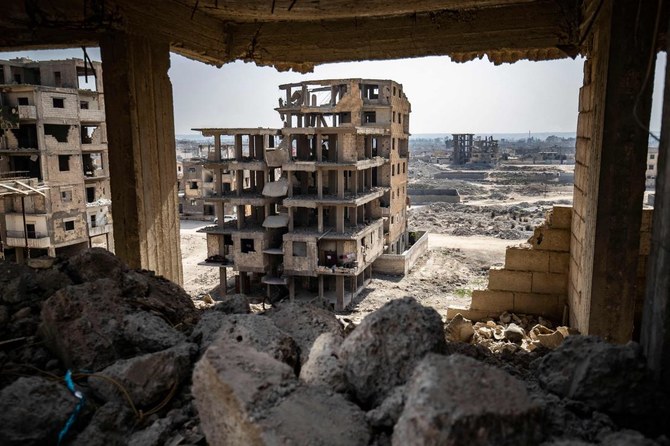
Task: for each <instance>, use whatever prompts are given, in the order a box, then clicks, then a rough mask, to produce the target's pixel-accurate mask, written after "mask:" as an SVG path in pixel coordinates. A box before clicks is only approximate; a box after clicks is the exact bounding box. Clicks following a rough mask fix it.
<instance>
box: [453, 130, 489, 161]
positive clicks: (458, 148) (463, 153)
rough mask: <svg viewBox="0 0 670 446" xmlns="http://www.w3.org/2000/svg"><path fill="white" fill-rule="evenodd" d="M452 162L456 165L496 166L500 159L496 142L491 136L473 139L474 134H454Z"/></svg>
mask: <svg viewBox="0 0 670 446" xmlns="http://www.w3.org/2000/svg"><path fill="white" fill-rule="evenodd" d="M452 137H453V152H452V153H453V155H452V161H453V164H456V165H464V164H491V165H494V164H497V163H498V160H499V158H500V154H499V150H498V140H497V139H493V136H488V137H486V136H485V137H484V139H481V138H480V137H477V138H475V135H474V133H454V134H453V135H452Z"/></svg>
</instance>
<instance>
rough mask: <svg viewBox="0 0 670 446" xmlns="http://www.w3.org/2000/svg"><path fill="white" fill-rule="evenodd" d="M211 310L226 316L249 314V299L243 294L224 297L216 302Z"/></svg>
mask: <svg viewBox="0 0 670 446" xmlns="http://www.w3.org/2000/svg"><path fill="white" fill-rule="evenodd" d="M213 309H214V310H216V311H220V312H222V313H226V314H248V313H251V307H250V306H249V299H248V298H247V296H245V295H244V294H233V295H226V296H224V297H223V299H222V300H220V301H218V302H216V304H215V305H214V307H213Z"/></svg>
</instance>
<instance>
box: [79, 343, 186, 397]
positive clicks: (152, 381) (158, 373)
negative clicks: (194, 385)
mask: <svg viewBox="0 0 670 446" xmlns="http://www.w3.org/2000/svg"><path fill="white" fill-rule="evenodd" d="M196 349H197V347H196V346H195V345H194V344H186V343H184V344H181V345H178V346H176V347H173V348H169V349H167V350H163V351H160V352H156V353H149V354H146V355H142V356H136V357H134V358H131V359H122V360H119V361H117V362H115V363H114V364H113V365H111V366H109V367H107V368H106V369H104V370H102V371H101V372H98V373H97V375H101V376H106V377H108V378H111V379H113V380H114V381H117V382H118V383H120V384H121V385H122V386H123V387H124V389H125V390H126V391H127V392H128V395H129V396H130V399H131V400H132V401H133V403H134V404H135V406H137V407H139V408H142V407H144V408H147V407H153V406H155V405H156V404H158V403H160V402H161V401H162V400H163V399H164V398H165V397H166V396H167V395H168V394H169V393H170V391H171V390H172V389H173V388H175V387H176V386H178V385H179V384H180V383H181V382H182V381H184V380H185V379H186V378H187V377H188V375H189V374H190V373H191V354H192V353H194V352H195V351H197V350H196ZM89 384H90V386H91V389H92V390H93V391H94V392H95V393H96V395H98V396H99V397H101V398H102V399H103V400H105V401H115V402H118V403H127V400H126V399H125V398H126V397H125V395H124V394H123V393H122V392H121V390H120V389H119V388H118V387H117V386H116V385H115V384H113V383H112V382H110V381H108V380H105V379H101V378H96V377H90V378H89Z"/></svg>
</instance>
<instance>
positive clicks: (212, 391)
mask: <svg viewBox="0 0 670 446" xmlns="http://www.w3.org/2000/svg"><path fill="white" fill-rule="evenodd" d="M192 391H193V396H194V398H195V404H196V407H197V409H198V414H199V416H200V420H201V423H202V424H201V426H202V430H203V432H204V433H205V436H206V437H207V442H208V444H210V445H211V446H218V445H233V444H235V445H237V444H240V445H242V444H244V445H247V444H248V445H263V444H268V445H271V444H276V445H279V444H305V445H343V446H344V445H361V446H363V445H367V444H368V442H369V440H370V434H369V431H368V427H367V425H366V423H365V418H364V413H363V412H362V411H361V410H360V409H359V408H358V407H357V406H355V405H354V404H352V403H350V402H348V401H347V400H346V399H345V398H344V397H343V396H341V395H340V394H337V393H333V392H328V391H326V390H325V389H324V388H323V387H309V386H301V385H300V384H299V382H298V381H297V379H296V378H295V376H294V375H293V371H292V370H291V368H290V367H289V366H287V365H286V364H284V363H282V362H279V361H277V360H276V359H274V358H272V357H271V356H270V355H268V354H267V353H264V352H260V351H257V350H255V349H254V348H252V347H250V346H248V345H244V344H241V343H237V342H231V341H230V340H228V339H219V340H217V341H215V342H214V343H213V344H212V345H211V346H210V347H209V348H208V349H207V351H206V352H205V354H204V355H203V357H202V359H201V360H200V361H199V362H198V363H197V364H196V367H195V370H194V373H193V388H192Z"/></svg>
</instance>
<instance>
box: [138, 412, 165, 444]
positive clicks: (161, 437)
mask: <svg viewBox="0 0 670 446" xmlns="http://www.w3.org/2000/svg"><path fill="white" fill-rule="evenodd" d="M171 427H172V422H171V421H170V420H169V419H167V418H160V419H158V420H156V421H154V422H153V423H152V424H151V426H149V427H148V428H146V429H144V430H141V431H139V432H135V433H134V434H133V435H132V437H130V440H129V441H128V446H162V445H164V444H166V440H167V438H168V436H169V434H170V428H171Z"/></svg>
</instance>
